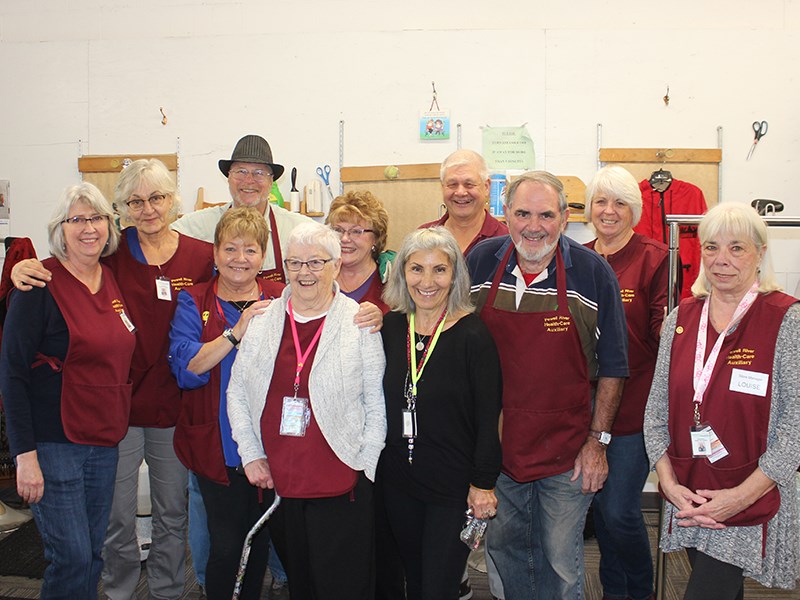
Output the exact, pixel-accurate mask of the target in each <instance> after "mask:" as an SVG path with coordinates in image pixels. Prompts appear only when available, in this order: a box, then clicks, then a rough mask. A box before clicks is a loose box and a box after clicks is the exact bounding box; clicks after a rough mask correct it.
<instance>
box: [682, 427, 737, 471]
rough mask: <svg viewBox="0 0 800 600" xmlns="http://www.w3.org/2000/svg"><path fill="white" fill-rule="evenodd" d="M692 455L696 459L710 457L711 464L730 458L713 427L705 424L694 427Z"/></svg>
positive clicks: (692, 432)
mask: <svg viewBox="0 0 800 600" xmlns="http://www.w3.org/2000/svg"><path fill="white" fill-rule="evenodd" d="M691 436H692V455H693V456H694V458H702V457H704V456H705V457H708V460H709V462H712V463H715V462H717V461H718V460H719V459H721V458H725V457H726V456H728V450H727V449H726V448H725V446H724V444H723V443H722V440H720V439H719V437H718V436H717V434H716V432H715V431H714V430H713V429H712V427H711V425H708V424H706V423H703V424H702V425H700V426H699V427H692V431H691Z"/></svg>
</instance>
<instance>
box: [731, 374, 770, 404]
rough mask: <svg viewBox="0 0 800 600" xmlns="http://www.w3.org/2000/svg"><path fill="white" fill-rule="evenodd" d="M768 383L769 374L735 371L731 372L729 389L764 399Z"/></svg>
mask: <svg viewBox="0 0 800 600" xmlns="http://www.w3.org/2000/svg"><path fill="white" fill-rule="evenodd" d="M768 383H769V374H768V373H757V372H755V371H745V370H744V369H733V370H732V371H731V384H730V386H729V388H728V389H730V390H731V391H732V392H741V393H742V394H751V395H753V396H761V397H762V398H764V397H766V395H767V384H768Z"/></svg>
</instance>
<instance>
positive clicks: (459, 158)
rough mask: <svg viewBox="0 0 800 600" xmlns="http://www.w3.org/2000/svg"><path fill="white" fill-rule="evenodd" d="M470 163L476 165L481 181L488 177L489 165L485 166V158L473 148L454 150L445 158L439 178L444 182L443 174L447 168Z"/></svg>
mask: <svg viewBox="0 0 800 600" xmlns="http://www.w3.org/2000/svg"><path fill="white" fill-rule="evenodd" d="M472 164H475V165H477V167H478V173H479V174H480V177H481V181H486V180H487V179H489V167H488V166H486V160H484V158H483V156H481V155H480V154H478V153H477V152H475V151H474V150H456V151H455V152H453V153H452V154H450V156H448V157H447V158H445V159H444V162H443V163H442V167H441V169H440V171H439V179H440V180H441V182H442V183H444V176H445V174H446V173H447V169H452V168H453V167H461V166H463V165H472Z"/></svg>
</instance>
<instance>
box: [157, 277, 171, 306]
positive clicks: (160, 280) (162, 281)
mask: <svg viewBox="0 0 800 600" xmlns="http://www.w3.org/2000/svg"><path fill="white" fill-rule="evenodd" d="M156 298H158V299H159V300H166V301H167V302H172V286H170V284H169V279H167V278H166V277H156Z"/></svg>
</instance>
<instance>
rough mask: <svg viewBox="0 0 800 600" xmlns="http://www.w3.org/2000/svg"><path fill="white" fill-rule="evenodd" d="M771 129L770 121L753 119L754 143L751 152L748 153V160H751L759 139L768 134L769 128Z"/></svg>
mask: <svg viewBox="0 0 800 600" xmlns="http://www.w3.org/2000/svg"><path fill="white" fill-rule="evenodd" d="M768 129H769V123H767V122H766V121H753V133H754V134H755V135H754V137H753V145H752V146H750V152H748V153H747V160H750V157H752V156H753V152H755V150H756V145H757V144H758V141H759V140H760V139H761V138H763V137H764V136H765V135H767V130H768Z"/></svg>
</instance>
